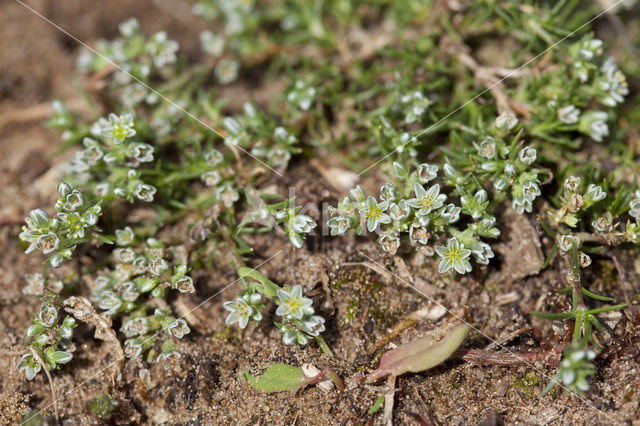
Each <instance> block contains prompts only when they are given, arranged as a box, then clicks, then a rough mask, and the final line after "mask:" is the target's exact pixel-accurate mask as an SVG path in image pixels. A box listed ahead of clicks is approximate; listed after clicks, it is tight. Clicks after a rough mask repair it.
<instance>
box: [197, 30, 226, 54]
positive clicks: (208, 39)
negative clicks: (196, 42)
mask: <svg viewBox="0 0 640 426" xmlns="http://www.w3.org/2000/svg"><path fill="white" fill-rule="evenodd" d="M200 47H201V49H202V51H203V52H206V53H208V54H209V55H211V56H213V57H214V58H217V57H218V56H220V55H222V51H223V50H224V37H223V36H220V35H216V34H213V33H212V32H211V31H208V30H207V31H203V32H201V33H200Z"/></svg>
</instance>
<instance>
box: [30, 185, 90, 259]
mask: <svg viewBox="0 0 640 426" xmlns="http://www.w3.org/2000/svg"><path fill="white" fill-rule="evenodd" d="M58 193H59V194H60V197H61V198H59V199H58V200H57V201H56V215H55V216H53V217H49V214H48V213H47V212H45V211H44V210H42V209H35V210H32V211H31V213H29V217H26V218H25V223H26V225H24V226H23V227H22V232H21V233H20V239H21V240H22V241H24V242H26V243H28V244H29V247H28V248H27V250H26V251H25V253H31V252H33V251H34V250H36V249H37V250H40V251H42V253H44V254H51V255H52V256H51V257H50V258H49V262H50V263H51V266H53V267H54V268H57V267H59V266H61V265H62V264H63V263H64V262H65V261H67V260H68V259H70V258H71V254H72V253H73V251H74V250H75V248H76V245H77V244H78V243H79V242H81V241H82V240H83V239H84V238H85V236H87V233H88V232H89V231H92V230H97V228H96V227H95V226H96V224H97V223H98V218H99V216H100V215H101V214H102V208H101V207H100V202H97V203H90V202H88V201H86V200H85V196H84V195H83V194H82V192H80V191H78V190H77V189H74V188H73V187H72V186H71V185H68V184H66V183H61V184H60V185H58Z"/></svg>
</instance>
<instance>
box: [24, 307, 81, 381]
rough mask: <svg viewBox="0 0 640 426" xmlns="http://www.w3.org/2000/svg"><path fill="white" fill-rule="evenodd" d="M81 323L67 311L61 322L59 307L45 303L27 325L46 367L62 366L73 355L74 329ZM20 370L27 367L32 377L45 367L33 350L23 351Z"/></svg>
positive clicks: (30, 336) (35, 349)
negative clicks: (24, 352)
mask: <svg viewBox="0 0 640 426" xmlns="http://www.w3.org/2000/svg"><path fill="white" fill-rule="evenodd" d="M77 326H78V325H77V324H76V321H75V319H74V318H73V317H71V316H69V315H67V316H66V317H65V318H64V320H63V321H62V322H61V323H60V322H59V317H58V309H57V308H56V307H54V306H52V305H50V304H47V303H44V304H42V306H41V307H40V312H39V313H38V314H37V315H35V316H34V318H33V324H32V325H31V326H29V328H28V329H27V336H28V337H29V340H30V346H31V349H32V350H33V351H34V352H36V354H38V357H40V359H41V360H42V361H44V365H45V367H46V369H47V370H49V371H51V370H55V369H58V368H60V365H61V364H66V363H68V362H69V361H71V359H72V358H73V355H72V353H71V352H72V346H73V345H72V343H71V338H72V337H73V329H74V328H76V327H77ZM18 369H19V370H24V372H25V375H26V376H27V379H28V380H31V379H33V378H34V377H35V376H36V374H38V372H39V371H40V370H41V369H42V365H41V364H40V362H39V361H38V359H37V358H36V357H35V356H34V355H33V353H32V352H28V353H26V354H24V355H22V358H21V359H20V363H19V364H18Z"/></svg>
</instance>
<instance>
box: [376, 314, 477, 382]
mask: <svg viewBox="0 0 640 426" xmlns="http://www.w3.org/2000/svg"><path fill="white" fill-rule="evenodd" d="M468 331H469V326H468V325H467V324H459V325H457V326H455V327H453V328H451V329H450V330H448V331H447V332H446V333H445V335H444V336H443V337H442V338H441V339H440V340H436V339H434V338H433V337H432V336H424V337H421V338H419V339H417V340H414V341H413V342H410V343H405V344H403V345H400V346H398V347H397V348H395V349H392V350H390V351H389V352H386V353H385V354H384V355H382V358H381V359H380V365H379V366H378V368H377V369H376V370H375V371H373V372H372V373H370V374H369V375H367V377H366V378H365V382H366V383H370V382H373V381H375V380H378V379H380V378H382V377H385V376H389V375H392V376H399V375H401V374H404V373H406V372H409V371H410V372H413V373H418V372H420V371H424V370H428V369H430V368H433V367H435V366H436V365H438V364H441V363H442V362H444V361H445V360H446V359H447V358H449V357H450V356H451V354H453V353H454V352H455V350H456V349H458V347H460V345H461V344H462V342H463V341H464V338H465V336H466V335H467V332H468Z"/></svg>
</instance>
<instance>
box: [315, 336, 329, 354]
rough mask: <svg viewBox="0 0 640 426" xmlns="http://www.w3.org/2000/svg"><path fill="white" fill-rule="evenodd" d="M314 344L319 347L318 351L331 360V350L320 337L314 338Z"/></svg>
mask: <svg viewBox="0 0 640 426" xmlns="http://www.w3.org/2000/svg"><path fill="white" fill-rule="evenodd" d="M316 342H317V343H318V346H320V349H322V352H324V354H325V355H326V356H328V357H329V358H333V352H331V348H329V345H328V344H327V342H326V341H325V340H324V339H323V338H322V336H316Z"/></svg>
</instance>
